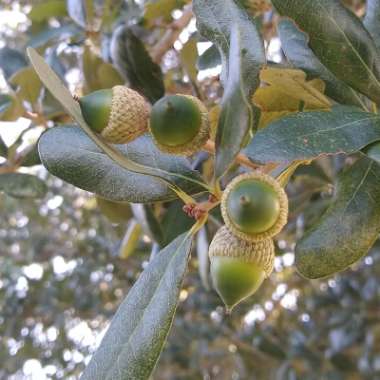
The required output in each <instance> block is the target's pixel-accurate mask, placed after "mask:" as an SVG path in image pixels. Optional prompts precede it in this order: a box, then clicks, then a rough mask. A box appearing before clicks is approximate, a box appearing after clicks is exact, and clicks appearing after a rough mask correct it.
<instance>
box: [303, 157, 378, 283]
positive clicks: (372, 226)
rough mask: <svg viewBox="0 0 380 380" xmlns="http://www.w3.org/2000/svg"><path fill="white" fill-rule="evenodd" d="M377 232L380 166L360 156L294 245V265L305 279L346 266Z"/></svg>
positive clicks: (369, 246) (339, 179) (375, 236)
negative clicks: (327, 205)
mask: <svg viewBox="0 0 380 380" xmlns="http://www.w3.org/2000/svg"><path fill="white" fill-rule="evenodd" d="M379 233H380V166H379V165H378V164H377V163H375V162H374V161H372V160H370V159H368V158H365V157H363V158H361V159H360V160H358V161H357V162H356V163H355V164H354V165H353V166H352V167H351V168H349V169H348V170H346V171H345V172H343V173H342V174H341V175H340V176H339V177H338V180H337V184H336V195H335V197H334V200H333V201H332V202H331V206H330V207H329V208H328V210H327V211H326V212H325V213H324V214H323V216H322V218H321V219H320V220H319V221H318V222H317V224H316V225H315V226H313V227H312V228H311V230H309V231H307V233H306V234H305V236H304V237H303V238H302V239H301V240H300V241H299V242H298V244H297V246H296V266H297V269H298V270H299V272H300V273H301V274H302V275H303V276H305V277H307V278H321V277H326V276H329V275H332V274H334V273H337V272H339V271H342V270H344V269H346V268H348V267H349V266H350V265H351V264H353V263H355V262H356V261H357V260H359V259H360V258H361V257H362V256H363V255H365V254H366V253H367V252H368V251H369V249H370V248H371V247H372V245H373V244H374V242H375V241H376V240H377V238H378V236H379Z"/></svg>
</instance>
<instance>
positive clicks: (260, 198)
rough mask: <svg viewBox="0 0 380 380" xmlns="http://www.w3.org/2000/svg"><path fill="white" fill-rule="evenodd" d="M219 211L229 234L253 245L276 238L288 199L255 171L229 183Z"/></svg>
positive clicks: (279, 186) (273, 181) (273, 180)
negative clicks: (253, 243) (229, 231)
mask: <svg viewBox="0 0 380 380" xmlns="http://www.w3.org/2000/svg"><path fill="white" fill-rule="evenodd" d="M221 210H222V216H223V219H224V222H225V223H226V225H227V227H228V228H229V229H230V230H231V232H232V233H233V234H235V235H236V236H238V237H239V238H240V239H243V240H247V241H251V242H256V241H260V240H266V239H269V238H271V237H273V236H275V235H277V234H278V233H279V232H280V231H281V230H282V228H283V227H284V226H285V224H286V223H287V219H288V197H287V195H286V193H285V191H284V189H283V188H282V186H281V185H280V184H279V183H278V182H277V181H276V180H275V179H274V178H273V177H271V176H269V175H266V174H263V173H261V172H258V171H256V172H251V173H246V174H242V175H239V176H238V177H236V178H235V179H234V180H233V181H232V182H230V183H229V185H228V186H227V188H226V189H225V190H224V192H223V196H222V201H221Z"/></svg>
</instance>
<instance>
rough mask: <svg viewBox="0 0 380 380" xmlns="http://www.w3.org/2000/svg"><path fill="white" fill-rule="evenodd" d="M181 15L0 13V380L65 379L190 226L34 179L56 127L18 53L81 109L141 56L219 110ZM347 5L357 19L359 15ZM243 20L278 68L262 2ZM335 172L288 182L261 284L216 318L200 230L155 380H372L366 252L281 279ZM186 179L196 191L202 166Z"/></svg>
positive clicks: (332, 163)
mask: <svg viewBox="0 0 380 380" xmlns="http://www.w3.org/2000/svg"><path fill="white" fill-rule="evenodd" d="M190 3H191V2H190V1H185V0H183V1H181V0H156V1H143V0H141V1H128V0H126V1H125V0H115V1H109V0H94V2H92V1H88V0H87V1H84V0H83V1H69V0H68V1H64V0H47V1H6V0H1V1H0V69H1V70H0V72H1V74H0V120H1V122H0V379H7V380H19V379H30V380H44V379H70V380H74V379H79V376H80V373H81V372H82V371H83V368H84V366H85V365H86V363H88V361H89V359H90V357H91V355H92V353H93V352H94V350H95V349H96V347H97V346H98V345H99V343H100V341H101V339H102V336H103V335H104V333H105V331H106V329H107V327H108V325H109V322H110V319H111V318H112V316H113V314H114V313H115V311H116V309H117V307H118V305H119V304H120V302H121V301H122V300H123V298H124V297H125V296H126V294H127V293H128V290H129V288H130V287H131V286H132V285H133V283H134V282H135V280H136V278H137V277H138V276H139V274H140V273H141V271H142V270H143V269H144V267H145V266H146V265H147V263H148V262H149V260H150V258H151V256H152V255H154V254H156V253H157V251H158V249H159V247H160V246H164V245H165V244H166V243H167V242H169V241H171V240H172V239H173V238H174V237H175V236H177V235H178V234H180V233H181V232H183V231H185V230H187V229H188V228H189V227H190V226H191V224H192V221H191V220H190V219H188V218H187V217H186V216H185V215H184V214H182V213H181V211H180V210H181V207H182V206H181V203H179V202H172V203H171V204H156V205H145V206H138V205H128V204H123V205H120V204H113V203H110V202H107V201H104V200H102V199H97V198H96V197H94V196H93V195H92V194H89V193H87V192H85V191H82V190H79V189H77V188H75V187H73V186H71V185H69V184H66V183H64V182H63V181H61V180H60V179H58V178H56V177H53V176H52V175H50V174H49V173H48V172H47V171H46V169H44V168H43V166H42V165H40V161H39V157H38V153H37V148H36V142H37V140H38V137H39V136H40V134H41V133H42V132H43V131H44V130H45V129H46V128H49V127H51V126H53V125H56V124H59V123H67V122H69V119H68V118H67V116H66V114H65V113H64V111H63V110H62V109H61V108H60V106H59V105H58V104H57V103H56V102H55V101H54V99H53V98H52V97H51V96H50V94H49V93H47V92H45V91H44V90H43V88H42V86H41V83H40V82H39V80H38V78H37V77H36V75H35V74H34V72H33V70H32V69H31V68H30V67H29V66H28V61H27V58H26V56H25V50H26V47H27V46H33V47H35V48H37V49H38V51H39V52H40V53H41V54H44V55H45V58H46V59H47V61H48V62H49V64H50V65H51V66H52V67H53V68H54V70H55V71H56V72H57V73H58V74H59V75H60V77H61V78H62V80H63V81H64V82H65V84H66V85H67V86H68V87H69V88H70V90H71V91H72V92H73V93H76V94H79V95H81V94H85V93H88V92H90V91H94V90H96V89H99V88H104V87H112V85H113V84H117V83H124V82H125V81H127V82H130V83H131V82H132V83H133V80H134V78H133V76H132V74H131V70H130V69H131V67H133V66H134V63H135V62H136V61H138V58H139V57H140V58H141V57H144V54H147V52H149V54H150V55H151V57H152V59H153V61H154V62H155V63H156V64H159V65H160V66H161V70H162V72H163V77H162V79H163V83H164V86H165V89H166V91H167V92H168V93H176V92H179V93H189V94H195V95H197V96H199V97H200V98H202V99H203V100H204V101H205V102H206V103H207V104H208V106H209V107H210V108H212V107H213V106H214V105H215V104H217V102H218V101H219V100H220V97H221V95H222V88H221V87H220V82H219V74H220V59H219V56H218V53H217V51H216V49H215V48H214V47H213V46H211V44H210V43H208V42H206V41H204V40H202V38H201V37H200V36H199V35H198V33H197V31H196V25H195V20H194V18H193V16H192V14H191V8H190V5H191V4H190ZM345 4H346V5H347V6H348V7H350V9H352V10H353V11H354V12H356V14H357V15H358V16H359V17H361V16H363V15H364V14H365V8H366V4H365V1H359V0H358V1H355V0H352V1H345ZM245 5H246V6H247V9H248V10H249V12H251V14H252V17H255V18H256V19H257V22H258V23H259V25H260V26H261V30H262V34H263V37H264V38H265V43H266V48H267V55H268V60H270V61H272V62H276V63H285V58H284V56H283V54H282V52H281V44H280V41H279V39H278V38H277V36H276V29H275V23H276V15H275V14H274V13H273V11H272V9H271V5H270V2H269V1H265V0H261V1H258V0H253V1H251V0H247V1H246V2H245ZM119 25H127V26H128V27H129V30H130V31H131V33H132V35H133V37H131V41H129V40H128V41H124V42H123V43H124V45H125V46H127V48H126V51H128V46H132V47H133V48H131V50H130V59H126V60H125V61H124V65H123V67H121V66H120V64H115V62H114V60H113V59H112V57H113V52H112V47H113V46H115V39H114V36H113V34H114V31H115V29H117V27H118V26H119ZM119 42H120V41H119ZM116 43H117V41H116ZM129 43H130V44H131V45H128V44H129ZM144 46H145V47H144ZM145 49H146V50H145ZM136 52H139V53H136ZM135 54H139V56H138V57H137V56H135ZM128 57H129V56H128ZM134 74H136V73H134ZM345 160H346V158H345V157H339V156H338V157H334V158H323V159H320V160H318V161H317V162H315V163H314V164H313V165H311V166H308V167H306V168H301V169H299V170H298V171H297V172H296V174H295V176H294V178H293V180H292V181H291V183H290V184H289V186H288V189H287V190H288V194H289V197H290V207H291V218H290V222H289V225H288V227H287V229H286V230H285V231H284V232H283V233H282V234H281V235H280V236H279V237H278V240H277V242H276V245H277V257H276V263H275V272H274V273H273V275H272V276H271V277H270V279H269V280H267V281H266V282H265V284H264V285H263V286H262V287H261V288H260V290H259V291H258V293H257V294H256V295H255V296H254V297H252V298H250V299H249V300H248V301H247V302H245V303H244V304H242V305H240V306H239V307H237V308H236V309H235V310H234V312H233V313H232V315H228V316H227V315H225V312H224V309H223V307H222V304H221V301H220V300H219V298H218V297H217V295H216V293H215V292H214V291H213V290H212V289H211V287H210V283H209V278H208V273H207V271H208V268H207V248H208V242H209V241H210V239H211V238H212V236H213V234H214V233H215V231H216V229H217V227H218V226H219V225H220V223H221V221H220V215H218V214H217V213H216V214H215V215H213V218H212V222H211V223H209V226H208V228H207V230H206V229H204V230H202V231H201V233H200V234H199V236H198V238H197V241H196V242H195V243H196V244H194V248H193V255H192V260H191V263H190V268H189V273H188V275H187V277H186V279H185V284H184V287H183V290H182V291H181V295H180V305H179V308H178V311H177V315H176V318H175V321H174V325H173V329H172V331H171V333H170V336H169V339H168V342H167V344H166V347H165V350H164V352H163V354H162V356H161V359H160V361H159V364H158V367H157V368H156V371H155V373H154V376H153V378H154V379H155V380H176V379H181V380H197V379H204V380H211V379H218V380H227V379H231V380H238V379H260V380H261V379H263V380H266V379H275V380H288V379H289V380H297V379H307V380H309V379H310V380H313V379H326V380H330V379H331V380H343V379H344V380H346V379H348V380H356V379H371V380H375V379H380V306H379V305H380V303H379V301H380V262H379V260H380V245H378V244H375V246H374V248H373V249H372V250H371V252H370V253H369V255H367V256H366V257H365V258H364V259H363V260H362V261H361V262H360V263H358V264H356V265H354V266H353V267H352V268H351V269H350V270H347V271H345V272H344V273H341V274H338V275H336V276H334V277H331V278H329V279H326V280H314V281H310V280H306V279H303V278H302V277H300V276H299V275H298V274H297V272H296V271H295V268H294V246H295V242H296V241H297V239H298V238H299V237H300V236H301V235H302V234H303V232H304V231H305V229H307V228H308V226H309V225H311V224H312V223H313V221H315V220H316V219H317V218H318V217H319V216H320V215H321V213H322V212H323V211H324V210H325V209H326V207H327V206H328V205H329V202H330V200H331V196H332V184H333V182H334V178H335V176H336V173H337V172H338V171H339V170H340V168H341V167H342V165H343V164H344V162H345ZM193 166H194V167H196V168H198V169H199V170H202V171H203V173H204V174H205V176H206V177H207V176H208V175H210V171H211V165H210V159H209V157H208V156H207V155H206V154H204V155H203V154H200V155H199V156H197V157H195V158H194V160H193ZM9 174H12V175H13V176H12V177H9V176H8V175H9ZM14 174H17V176H14Z"/></svg>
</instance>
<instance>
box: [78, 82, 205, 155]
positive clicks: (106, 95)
mask: <svg viewBox="0 0 380 380" xmlns="http://www.w3.org/2000/svg"><path fill="white" fill-rule="evenodd" d="M78 101H79V105H80V108H81V111H82V115H83V118H84V120H85V121H86V123H87V124H88V125H89V126H90V127H91V129H92V130H93V131H95V132H97V133H99V134H100V135H101V136H102V137H103V138H104V139H105V140H106V141H107V142H109V143H112V144H127V143H129V142H131V141H133V140H135V139H136V138H137V137H139V136H141V135H142V134H144V133H146V132H148V131H149V132H150V133H151V135H152V137H153V140H154V142H155V144H156V145H157V147H158V148H159V149H160V150H161V151H163V152H165V153H170V154H177V155H191V154H193V153H195V152H197V151H198V150H199V149H200V148H201V147H202V146H203V145H204V144H205V143H206V141H207V140H208V138H209V134H210V122H209V118H208V112H207V109H206V107H205V106H204V105H203V103H202V102H201V101H200V100H199V99H197V98H195V97H193V96H190V95H169V96H165V97H164V98H162V99H160V100H159V101H157V102H156V103H155V104H154V105H153V106H152V107H150V106H149V104H148V103H147V102H146V100H145V99H144V98H143V97H142V96H141V95H140V94H138V93H137V92H136V91H134V90H132V89H130V88H128V87H125V86H115V87H113V88H112V89H106V90H98V91H95V92H93V93H91V94H89V95H86V96H83V97H82V98H80V99H79V100H78Z"/></svg>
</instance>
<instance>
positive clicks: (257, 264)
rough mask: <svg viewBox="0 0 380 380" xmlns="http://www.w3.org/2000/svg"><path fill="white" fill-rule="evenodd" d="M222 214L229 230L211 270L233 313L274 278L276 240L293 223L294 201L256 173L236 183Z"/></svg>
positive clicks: (214, 246)
mask: <svg viewBox="0 0 380 380" xmlns="http://www.w3.org/2000/svg"><path fill="white" fill-rule="evenodd" d="M221 210H222V216H223V219H224V222H225V226H223V227H221V228H220V229H219V231H218V232H217V233H216V235H215V236H214V239H213V240H212V242H211V244H210V248H209V256H210V261H211V267H210V270H211V278H212V281H213V285H214V287H215V289H216V291H217V292H218V294H219V296H220V297H221V299H222V300H223V302H224V304H225V305H226V307H227V310H229V311H230V310H232V308H233V307H235V306H236V305H237V304H238V303H240V302H241V301H243V300H245V299H246V298H248V297H250V296H251V295H253V294H254V293H255V292H256V291H257V289H258V288H259V287H260V285H261V284H262V282H263V281H264V279H265V278H267V277H269V276H270V274H271V273H272V270H273V265H274V258H275V248H274V243H273V237H274V236H275V235H277V234H278V233H279V232H280V231H281V230H282V228H283V227H284V226H285V224H286V222H287V218H288V198H287V196H286V193H285V191H284V189H283V188H282V187H281V185H280V184H279V183H278V182H277V181H276V180H275V179H274V178H272V177H270V176H269V175H266V174H263V173H261V172H252V173H247V174H242V175H240V176H238V177H236V178H235V179H234V180H233V181H232V182H230V184H229V185H228V186H227V188H226V189H225V191H224V192H223V196H222V204H221Z"/></svg>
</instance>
